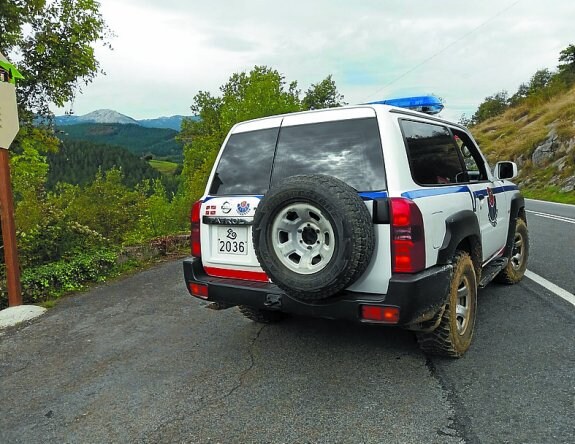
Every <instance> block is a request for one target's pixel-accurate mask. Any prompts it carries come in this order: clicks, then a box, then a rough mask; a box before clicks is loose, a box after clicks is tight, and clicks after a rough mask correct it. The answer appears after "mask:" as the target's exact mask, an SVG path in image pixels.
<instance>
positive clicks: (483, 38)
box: [74, 0, 575, 119]
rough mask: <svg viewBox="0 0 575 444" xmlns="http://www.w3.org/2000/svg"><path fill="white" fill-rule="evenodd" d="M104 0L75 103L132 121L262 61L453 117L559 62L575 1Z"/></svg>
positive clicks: (187, 100)
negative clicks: (89, 75)
mask: <svg viewBox="0 0 575 444" xmlns="http://www.w3.org/2000/svg"><path fill="white" fill-rule="evenodd" d="M101 3H102V14H103V16H104V18H105V19H106V21H107V22H108V24H109V25H110V27H111V28H112V29H113V30H114V31H115V32H116V34H117V38H115V39H114V40H113V41H112V44H113V46H114V47H115V50H114V51H112V52H110V51H106V50H104V49H100V50H98V51H97V55H98V57H99V59H100V61H101V64H102V67H103V68H104V70H105V71H106V72H107V73H108V75H107V76H105V77H100V78H98V79H97V80H96V81H95V82H94V83H93V84H91V85H89V86H88V87H86V88H85V92H84V94H83V95H82V96H80V97H78V98H77V100H76V102H75V104H74V109H75V111H76V113H77V114H83V113H86V112H89V111H92V110H93V109H97V108H104V107H105V108H113V109H115V110H117V111H120V112H123V113H125V114H128V115H130V116H133V117H136V118H145V117H154V116H158V115H166V114H176V113H178V114H188V113H189V106H190V104H191V103H192V99H193V96H194V95H195V94H196V93H197V92H198V91H200V90H207V91H211V92H212V93H215V94H217V93H218V87H219V86H220V85H221V84H223V83H225V81H226V80H227V79H228V78H229V76H230V75H231V74H232V73H234V72H238V71H244V70H249V69H251V68H252V67H253V66H254V65H256V64H264V65H268V66H271V67H273V68H275V69H278V70H279V71H280V72H282V73H284V74H285V75H286V78H287V80H288V81H291V80H297V81H298V82H299V85H300V88H302V89H303V90H305V89H306V88H307V87H308V86H309V85H310V84H311V83H315V82H318V81H320V80H322V79H323V78H325V77H326V76H327V75H328V74H333V76H334V79H335V81H336V84H337V85H338V88H339V90H340V92H341V93H343V94H344V95H345V97H346V100H347V101H348V102H350V103H358V102H362V101H367V100H376V99H380V98H383V97H396V96H399V95H404V94H421V93H435V94H437V95H439V96H441V97H443V98H444V99H445V100H446V103H447V107H446V110H445V111H444V113H443V115H444V116H445V117H448V118H454V119H457V118H458V117H459V116H460V115H461V113H462V112H466V113H468V114H470V113H472V112H473V111H474V109H475V108H476V107H477V105H478V104H479V103H480V102H481V101H482V100H483V99H484V97H486V96H488V95H490V94H493V93H495V92H497V91H499V90H502V89H507V90H509V91H510V92H513V91H514V90H515V89H516V88H517V87H518V85H519V84H520V83H521V82H523V81H527V80H528V79H529V77H530V76H531V75H532V74H533V73H534V72H535V71H536V70H537V69H539V68H542V67H548V68H554V67H555V65H556V64H557V58H558V54H559V51H560V50H561V49H563V48H564V47H566V46H567V45H568V44H569V43H572V42H573V40H572V39H573V37H572V36H573V34H572V30H571V28H572V20H571V18H572V17H575V3H573V2H558V1H556V2H553V1H548V2H541V1H540V0H522V1H519V2H516V1H515V2H514V1H512V0H509V1H507V2H505V3H502V2H500V1H495V0H487V1H484V2H473V3H465V4H463V3H462V2H460V1H455V0H444V1H434V2H431V1H428V0H411V1H403V0H402V1H400V0H386V1H381V0H378V1H375V0H369V1H362V2H351V1H344V0H331V1H330V0H319V1H312V0H291V1H290V2H282V3H279V2H277V3H274V2H269V1H262V0H252V1H248V0H246V1H243V2H233V1H223V0H220V1H217V0H216V1H212V2H198V1H191V2H182V1H175V0H164V1H161V2H157V1H142V0H102V1H101ZM478 27H479V28H478ZM432 56H434V57H433V58H432V59H431V60H429V61H427V62H426V63H424V64H422V65H421V66H418V65H420V64H421V63H422V62H424V61H426V60H427V59H429V58H430V57H432Z"/></svg>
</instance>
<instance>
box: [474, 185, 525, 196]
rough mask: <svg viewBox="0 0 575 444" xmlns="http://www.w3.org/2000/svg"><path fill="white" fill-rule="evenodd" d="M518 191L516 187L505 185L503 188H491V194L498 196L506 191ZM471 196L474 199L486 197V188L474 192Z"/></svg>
mask: <svg viewBox="0 0 575 444" xmlns="http://www.w3.org/2000/svg"><path fill="white" fill-rule="evenodd" d="M518 189H519V188H518V187H517V185H505V186H503V187H495V188H492V189H491V191H493V194H499V193H505V192H506V191H515V190H518ZM473 195H474V196H475V197H481V196H487V188H485V189H483V190H477V191H474V192H473Z"/></svg>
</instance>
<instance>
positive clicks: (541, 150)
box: [516, 124, 575, 193]
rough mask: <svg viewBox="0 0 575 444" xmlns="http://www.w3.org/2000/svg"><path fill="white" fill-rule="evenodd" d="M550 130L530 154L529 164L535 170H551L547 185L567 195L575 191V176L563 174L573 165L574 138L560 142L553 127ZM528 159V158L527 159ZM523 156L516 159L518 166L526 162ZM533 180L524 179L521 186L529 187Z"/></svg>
mask: <svg viewBox="0 0 575 444" xmlns="http://www.w3.org/2000/svg"><path fill="white" fill-rule="evenodd" d="M550 127H551V130H550V131H549V134H547V137H546V138H545V140H543V141H542V142H541V143H540V144H539V145H538V146H537V147H536V148H535V150H533V153H532V154H531V162H532V164H533V166H534V167H535V168H538V169H541V168H552V169H553V176H552V177H551V179H550V180H549V183H548V184H549V185H554V186H557V187H559V189H560V190H561V192H564V193H568V192H571V191H574V190H575V176H573V175H572V174H571V175H567V176H566V174H565V169H566V168H568V167H569V165H573V164H575V137H574V138H571V139H569V140H561V139H560V138H559V136H558V134H557V131H556V128H555V125H553V124H551V125H550ZM527 159H529V157H527ZM527 159H526V158H525V157H524V156H523V155H521V156H519V157H518V158H517V159H516V162H517V164H518V166H519V167H520V168H521V166H522V165H523V164H524V163H525V161H526V160H527ZM531 182H533V180H531V178H529V177H526V178H525V179H524V180H523V185H529V184H530V183H531Z"/></svg>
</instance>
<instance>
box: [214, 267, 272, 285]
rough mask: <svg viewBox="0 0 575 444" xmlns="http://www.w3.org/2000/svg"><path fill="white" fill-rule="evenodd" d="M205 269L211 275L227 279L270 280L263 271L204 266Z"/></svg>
mask: <svg viewBox="0 0 575 444" xmlns="http://www.w3.org/2000/svg"><path fill="white" fill-rule="evenodd" d="M204 270H205V271H206V273H207V274H208V275H209V276H213V277H220V278H227V279H241V280H244V281H258V282H268V280H269V279H268V275H267V274H265V273H264V272H263V271H243V270H228V269H226V268H216V267H204Z"/></svg>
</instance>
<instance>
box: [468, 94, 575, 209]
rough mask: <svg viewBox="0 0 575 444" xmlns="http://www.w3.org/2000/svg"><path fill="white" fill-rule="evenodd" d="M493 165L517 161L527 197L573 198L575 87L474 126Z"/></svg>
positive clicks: (478, 138)
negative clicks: (503, 161) (505, 161)
mask: <svg viewBox="0 0 575 444" xmlns="http://www.w3.org/2000/svg"><path fill="white" fill-rule="evenodd" d="M471 130H472V132H473V135H474V136H475V138H476V139H477V141H478V143H479V144H480V145H481V148H482V151H483V152H484V153H485V155H486V156H487V158H488V160H489V162H490V164H491V165H494V164H495V162H497V161H499V160H513V161H515V162H516V163H517V166H518V167H519V177H518V178H517V179H516V182H517V183H518V184H519V186H520V188H521V189H522V191H523V192H524V194H525V195H526V196H528V197H533V198H540V199H550V200H557V201H561V202H568V203H575V87H573V88H571V89H569V90H567V91H566V92H563V93H561V94H558V95H556V96H553V97H551V98H549V99H547V100H543V99H539V100H530V101H526V102H524V103H521V104H519V105H517V106H514V107H511V108H509V109H508V110H507V111H506V112H505V113H503V114H502V115H500V116H497V117H494V118H491V119H488V120H486V121H484V122H482V123H480V124H478V125H475V126H474V127H472V128H471Z"/></svg>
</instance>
